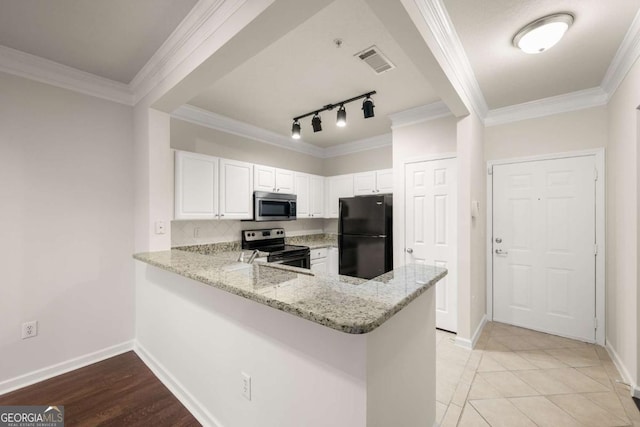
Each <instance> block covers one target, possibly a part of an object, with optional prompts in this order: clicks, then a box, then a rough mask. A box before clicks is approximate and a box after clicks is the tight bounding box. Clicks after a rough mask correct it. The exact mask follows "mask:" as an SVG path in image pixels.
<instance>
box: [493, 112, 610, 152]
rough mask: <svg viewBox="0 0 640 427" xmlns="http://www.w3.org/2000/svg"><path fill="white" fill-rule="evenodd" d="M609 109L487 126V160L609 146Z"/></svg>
mask: <svg viewBox="0 0 640 427" xmlns="http://www.w3.org/2000/svg"><path fill="white" fill-rule="evenodd" d="M607 132H608V127H607V108H606V107H596V108H588V109H585V110H578V111H572V112H569V113H563V114H556V115H553V116H546V117H540V118H536V119H530V120H522V121H519V122H514V123H507V124H503V125H498V126H491V127H487V128H485V131H484V142H485V150H484V156H485V160H487V161H490V160H499V159H509V158H516V157H527V156H537V155H543V154H552V153H563V152H569V151H580V150H587V149H594V148H601V147H605V146H606V145H607V138H608V135H607Z"/></svg>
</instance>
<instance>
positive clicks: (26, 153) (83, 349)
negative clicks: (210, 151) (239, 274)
mask: <svg viewBox="0 0 640 427" xmlns="http://www.w3.org/2000/svg"><path fill="white" fill-rule="evenodd" d="M132 139H133V130H132V109H131V108H130V107H126V106H123V105H120V104H116V103H112V102H109V101H104V100H100V99H97V98H93V97H89V96H85V95H81V94H78V93H75V92H71V91H67V90H65V89H60V88H55V87H52V86H48V85H45V84H41V83H37V82H34V81H31V80H26V79H23V78H20V77H15V76H10V75H7V74H2V73H0V183H1V184H0V200H1V201H2V209H0V229H1V231H0V235H1V236H2V240H1V242H2V244H1V245H0V270H1V271H2V280H1V284H0V295H1V296H0V359H1V360H2V362H1V363H0V392H2V390H3V389H6V387H8V383H7V382H5V383H4V384H3V383H2V382H3V381H6V380H8V379H10V378H14V377H16V376H19V375H23V374H27V373H30V372H32V371H34V370H37V369H41V368H45V367H48V366H50V365H53V364H56V363H59V362H63V361H67V360H69V359H72V358H75V357H78V356H82V355H86V354H88V353H91V352H94V351H97V350H100V349H103V348H106V347H109V346H113V345H116V344H119V343H122V342H124V341H127V340H131V339H132V338H133V332H134V330H133V321H134V318H133V307H134V302H133V261H132V259H131V254H132V252H133V189H132V185H131V183H132V181H133V174H132V157H133V149H132ZM30 320H38V321H39V325H38V326H39V327H38V329H39V330H38V336H37V337H35V338H30V339H27V340H21V339H20V327H21V324H22V323H23V322H25V321H30Z"/></svg>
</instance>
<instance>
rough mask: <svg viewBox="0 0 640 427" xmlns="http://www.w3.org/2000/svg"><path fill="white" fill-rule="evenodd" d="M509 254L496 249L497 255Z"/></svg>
mask: <svg viewBox="0 0 640 427" xmlns="http://www.w3.org/2000/svg"><path fill="white" fill-rule="evenodd" d="M508 254H509V252H507V251H503V250H502V249H496V255H508Z"/></svg>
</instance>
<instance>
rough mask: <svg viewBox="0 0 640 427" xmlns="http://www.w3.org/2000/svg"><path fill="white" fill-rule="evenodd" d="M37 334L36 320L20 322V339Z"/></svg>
mask: <svg viewBox="0 0 640 427" xmlns="http://www.w3.org/2000/svg"><path fill="white" fill-rule="evenodd" d="M37 335H38V321H37V320H32V321H31V322H25V323H23V324H22V339H26V338H33V337H35V336H37Z"/></svg>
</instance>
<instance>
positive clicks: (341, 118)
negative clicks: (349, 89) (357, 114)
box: [336, 105, 347, 128]
mask: <svg viewBox="0 0 640 427" xmlns="http://www.w3.org/2000/svg"><path fill="white" fill-rule="evenodd" d="M346 125H347V110H345V109H344V105H340V108H339V109H338V118H337V119H336V126H338V127H340V128H343V127H345V126H346Z"/></svg>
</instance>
